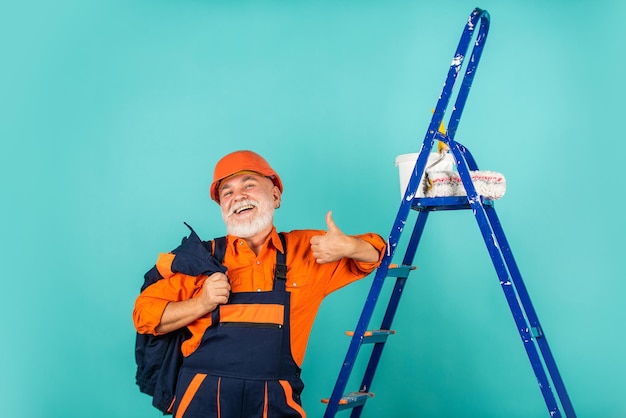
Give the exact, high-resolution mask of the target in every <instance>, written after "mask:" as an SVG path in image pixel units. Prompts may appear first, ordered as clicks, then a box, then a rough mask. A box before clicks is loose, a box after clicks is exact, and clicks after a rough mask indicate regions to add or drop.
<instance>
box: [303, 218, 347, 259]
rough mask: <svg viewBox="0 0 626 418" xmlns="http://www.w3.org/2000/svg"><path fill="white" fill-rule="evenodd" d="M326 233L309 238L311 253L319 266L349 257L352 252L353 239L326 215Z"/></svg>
mask: <svg viewBox="0 0 626 418" xmlns="http://www.w3.org/2000/svg"><path fill="white" fill-rule="evenodd" d="M326 226H327V232H326V234H324V235H316V236H314V237H313V238H311V241H310V243H311V251H313V257H315V260H316V261H317V262H318V263H319V264H325V263H332V262H333V261H337V260H339V259H341V258H343V257H346V256H349V255H350V254H352V253H353V251H354V246H355V241H354V240H355V238H354V237H350V236H348V235H346V234H344V233H343V232H341V230H340V229H339V227H337V225H336V224H335V221H333V214H332V212H331V211H328V213H327V214H326Z"/></svg>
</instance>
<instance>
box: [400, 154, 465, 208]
mask: <svg viewBox="0 0 626 418" xmlns="http://www.w3.org/2000/svg"><path fill="white" fill-rule="evenodd" d="M418 156H419V153H417V152H415V153H411V154H401V155H398V156H397V157H396V160H395V164H396V167H398V172H399V174H400V197H401V198H403V197H404V192H405V191H406V186H407V185H408V184H409V179H410V178H411V174H413V168H415V162H416V161H417V157H418ZM439 158H440V155H439V154H438V153H436V152H431V153H430V154H429V155H428V162H427V163H426V167H427V168H428V167H430V165H431V164H433V163H434V162H435V161H437V160H438V159H439ZM453 170H454V157H453V156H452V154H450V153H446V154H445V157H444V158H443V160H441V161H439V162H438V163H437V164H435V165H434V166H432V167H430V168H428V170H427V171H453ZM423 182H424V176H423V175H422V178H421V179H420V187H418V188H417V194H416V196H415V197H424V188H423Z"/></svg>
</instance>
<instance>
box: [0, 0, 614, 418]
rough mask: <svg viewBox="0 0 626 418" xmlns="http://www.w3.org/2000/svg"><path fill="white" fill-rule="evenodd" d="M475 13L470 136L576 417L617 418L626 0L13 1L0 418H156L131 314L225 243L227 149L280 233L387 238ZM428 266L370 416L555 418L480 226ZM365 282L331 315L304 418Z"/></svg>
mask: <svg viewBox="0 0 626 418" xmlns="http://www.w3.org/2000/svg"><path fill="white" fill-rule="evenodd" d="M476 6H479V7H481V8H484V9H487V10H488V11H489V13H490V14H491V30H490V32H489V37H488V40H487V43H486V47H485V50H484V54H483V57H482V61H481V63H480V66H479V68H478V72H477V74H476V78H475V81H474V85H473V87H472V91H471V94H470V95H469V98H468V102H467V105H466V108H465V112H464V114H463V117H462V119H461V123H460V126H459V130H458V132H457V136H456V139H457V140H458V141H459V142H461V143H463V144H464V145H466V146H467V147H468V148H469V149H470V150H471V151H472V153H473V155H474V156H475V158H476V160H477V162H478V164H479V166H480V168H481V169H485V170H494V171H498V172H501V173H503V174H504V175H505V177H506V179H507V191H506V195H505V196H504V197H503V198H502V199H501V200H499V201H497V202H496V210H497V212H498V215H499V216H500V218H501V221H502V224H503V226H504V230H505V232H506V234H507V237H508V239H509V242H510V244H511V247H512V250H513V253H514V255H515V257H516V259H517V262H518V264H519V267H520V270H521V272H522V275H523V277H524V280H525V282H526V285H527V287H528V290H529V292H530V295H531V297H532V300H533V302H534V304H535V308H536V310H537V312H538V314H539V318H540V320H541V321H542V324H543V326H544V329H545V332H546V335H547V336H548V339H549V341H550V344H551V348H552V350H553V353H554V355H555V358H556V361H557V363H558V365H559V367H560V370H561V373H562V375H563V378H564V380H565V384H566V386H567V389H568V391H569V393H570V396H571V399H572V402H573V404H574V407H575V409H576V410H577V412H578V414H579V416H581V417H592V418H621V417H625V416H626V398H625V397H624V393H625V377H624V376H626V360H625V358H626V356H625V355H624V352H625V348H626V347H625V345H626V337H625V336H624V335H625V334H624V319H626V316H625V314H624V311H625V308H624V304H623V302H622V299H623V297H624V294H625V292H626V280H625V279H626V274H624V268H623V266H622V262H621V260H622V259H623V252H624V235H625V234H626V228H625V221H624V217H623V216H622V215H621V213H622V206H621V202H622V200H623V199H622V197H623V196H622V195H623V193H624V183H623V179H624V176H623V169H622V168H623V163H624V155H625V153H626V146H625V145H624V142H625V141H624V134H623V130H622V125H623V121H624V115H623V111H624V105H623V100H624V94H625V93H626V90H625V88H624V83H623V70H624V68H625V67H626V58H625V57H626V54H625V53H624V42H625V40H626V29H625V26H624V24H623V20H624V16H626V3H624V2H622V1H618V0H613V1H610V0H598V1H591V0H579V1H575V0H574V1H534V0H531V1H527V0H524V1H522V0H519V1H513V0H511V1H495V0H485V1H484V2H482V3H481V4H476V3H474V2H468V1H461V0H442V1H429V2H426V1H419V0H414V1H408V0H406V1H394V0H390V1H384V2H382V1H381V2H378V1H341V2H336V1H291V2H281V1H229V2H226V1H209V0H205V1H200V0H180V1H165V0H151V1H148V0H135V1H128V0H125V1H119V0H117V1H116V0H109V1H98V0H94V1H85V0H60V1H54V2H48V1H41V0H39V1H37V0H35V1H23V2H8V1H7V2H4V4H3V7H2V13H1V15H2V16H1V18H0V19H1V21H2V23H1V24H0V52H1V64H0V140H1V141H2V142H1V144H2V154H1V155H2V164H0V175H1V177H0V178H1V179H2V180H1V183H0V184H1V186H0V187H1V189H0V191H1V196H2V197H1V208H2V212H1V214H2V216H1V217H0V237H1V238H0V239H1V243H2V244H1V248H0V254H1V257H2V266H3V267H2V273H1V275H0V280H1V284H2V286H1V289H2V290H1V293H0V294H1V296H2V303H1V304H0V324H1V331H2V333H1V334H2V342H1V345H0V405H2V406H1V409H2V415H3V416H6V417H12V418H56V417H64V418H74V417H75V418H84V417H90V418H99V417H111V418H113V417H120V418H136V417H158V416H161V414H160V413H159V412H158V411H157V410H156V409H154V408H153V407H152V406H151V404H150V401H151V399H150V398H149V397H148V396H146V395H144V394H141V393H140V392H139V390H138V388H137V386H136V385H135V380H134V374H135V363H134V338H135V331H134V329H133V326H132V321H131V312H132V308H133V303H134V300H135V297H136V296H137V293H138V291H139V288H140V286H141V284H142V281H143V274H144V272H145V271H146V270H148V269H149V268H150V267H151V266H152V265H153V264H154V262H155V261H156V257H157V255H158V253H159V252H162V251H168V250H171V249H172V248H174V247H176V246H177V245H178V244H179V242H180V239H181V238H182V237H183V236H185V235H187V234H188V230H187V228H186V227H185V226H184V225H183V222H184V221H186V222H188V223H189V224H191V225H192V226H193V227H194V228H195V229H196V231H197V232H198V233H199V234H200V236H201V237H202V238H203V239H210V238H213V237H215V236H220V235H223V234H224V233H225V229H224V227H223V224H222V221H221V218H220V213H219V208H218V206H217V205H216V204H215V203H214V202H212V201H211V200H210V198H209V193H208V188H209V184H210V182H211V177H212V170H213V166H214V164H215V162H216V161H217V160H218V159H219V158H220V157H221V156H222V155H224V154H226V153H228V152H231V151H234V150H237V149H253V150H256V151H257V152H259V153H261V154H262V155H264V156H265V157H266V158H267V159H268V160H269V162H270V163H271V164H272V165H273V166H274V168H275V169H276V170H277V171H278V172H279V173H280V175H281V177H282V178H283V181H284V185H285V193H284V200H283V204H282V207H281V208H280V209H279V210H278V211H277V213H276V223H277V226H278V228H279V229H280V230H291V229H302V228H316V229H323V228H325V222H324V216H325V213H326V211H328V210H332V211H333V214H334V219H335V221H336V223H337V225H338V226H339V227H340V228H342V229H343V230H344V231H345V232H346V233H359V232H364V231H374V232H377V233H379V234H381V235H382V236H384V237H387V236H388V235H389V233H390V230H391V227H392V224H393V220H394V219H395V216H396V212H397V209H398V206H399V196H400V193H399V192H400V191H399V185H398V171H397V168H396V167H395V166H394V159H395V157H396V156H397V155H399V154H403V153H410V152H417V151H418V149H419V146H420V144H421V141H422V140H423V137H424V134H425V132H426V129H427V127H428V122H429V120H430V117H431V110H432V109H433V108H434V106H435V103H436V101H437V98H438V96H439V93H440V91H441V88H442V85H443V81H444V78H445V75H446V73H447V71H448V67H449V65H450V62H451V58H452V56H453V53H454V50H455V48H456V45H457V42H458V40H459V36H460V34H461V31H462V29H463V27H464V25H465V23H466V21H467V17H468V16H469V14H470V12H471V11H472V10H473V8H474V7H476ZM415 264H416V265H418V267H419V268H418V270H417V271H416V272H415V273H413V274H412V275H411V277H410V279H409V283H408V284H407V287H406V289H405V293H404V296H403V300H402V301H401V303H400V307H399V311H398V315H397V318H396V321H395V323H394V327H393V328H394V329H396V330H397V334H396V335H395V336H394V337H392V339H391V340H390V342H389V344H387V347H386V349H385V352H384V354H383V357H382V360H381V364H380V368H379V370H378V373H377V375H376V378H375V379H374V384H373V387H372V391H373V392H375V394H376V397H375V398H373V399H372V400H370V401H368V404H367V406H366V408H365V410H364V414H363V416H364V417H430V418H436V417H441V418H444V417H446V418H447V417H477V418H485V417H502V416H507V417H519V418H528V417H547V416H549V415H548V412H547V409H546V407H545V404H544V402H543V398H542V397H541V394H540V391H539V388H538V386H537V383H536V381H535V378H534V375H533V373H532V369H531V367H530V364H529V362H528V359H527V357H526V355H525V352H524V349H523V345H522V343H521V341H520V338H519V334H518V333H517V330H516V328H515V325H514V322H513V320H512V317H511V314H510V312H509V310H508V307H507V304H506V301H505V298H504V297H503V294H502V290H501V289H500V285H499V281H498V278H497V276H496V273H495V270H494V268H493V266H492V264H491V262H490V260H489V257H488V253H487V251H486V248H485V246H484V244H483V242H482V239H481V236H480V231H479V229H478V228H477V226H476V222H475V221H474V218H473V217H472V216H471V212H469V211H462V212H455V213H441V214H436V215H433V216H431V219H429V222H428V224H427V225H426V232H425V235H424V237H423V240H422V243H421V244H420V248H419V250H418V254H417V256H416V259H415ZM371 278H372V277H371V276H370V277H368V278H365V279H364V280H362V281H361V282H359V283H356V284H354V285H352V286H349V287H347V288H344V289H342V290H340V291H338V292H337V293H335V294H333V295H331V296H330V297H328V298H327V299H326V300H325V301H324V303H323V304H322V307H321V310H320V312H319V314H318V317H317V322H316V324H315V326H314V328H313V332H312V335H311V340H310V343H309V347H308V353H307V357H306V359H305V362H304V373H303V378H304V380H305V383H306V388H305V391H304V394H303V402H304V406H305V409H306V410H307V411H308V413H309V416H310V417H319V416H321V415H322V414H323V410H324V406H323V405H322V404H321V403H320V399H321V398H323V397H328V396H329V395H330V393H331V391H332V388H333V385H334V383H335V379H336V377H337V374H338V372H339V369H340V367H341V363H342V361H343V358H344V355H345V352H346V350H347V347H348V344H349V338H348V337H346V336H345V335H344V334H343V333H344V331H345V330H349V329H353V328H354V326H355V324H356V321H357V319H358V315H359V313H360V311H361V308H362V306H363V302H364V300H365V296H366V294H367V291H368V289H369V285H370V283H371ZM377 322H379V319H377V318H376V317H375V318H374V323H373V324H372V326H373V327H376V326H377V325H378V324H377ZM360 358H364V357H363V356H360ZM356 369H357V370H360V369H362V365H360V364H358V365H357V367H356ZM355 375H356V372H355ZM354 380H355V381H354V382H351V383H350V385H349V387H348V388H347V390H357V389H358V381H357V380H358V379H354ZM340 414H345V416H347V415H348V414H347V413H345V412H342V413H340Z"/></svg>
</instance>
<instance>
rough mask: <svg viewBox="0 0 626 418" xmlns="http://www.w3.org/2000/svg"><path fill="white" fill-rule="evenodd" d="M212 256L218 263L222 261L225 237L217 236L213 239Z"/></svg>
mask: <svg viewBox="0 0 626 418" xmlns="http://www.w3.org/2000/svg"><path fill="white" fill-rule="evenodd" d="M212 252H213V257H215V259H216V260H217V261H219V262H220V263H223V262H224V255H225V254H226V237H219V238H215V239H214V240H213V251H212Z"/></svg>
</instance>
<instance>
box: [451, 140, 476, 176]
mask: <svg viewBox="0 0 626 418" xmlns="http://www.w3.org/2000/svg"><path fill="white" fill-rule="evenodd" d="M455 142H456V141H455ZM456 144H457V145H458V146H459V150H460V151H461V154H463V158H464V159H465V162H466V163H467V168H469V169H470V171H476V170H478V164H476V160H475V159H474V156H473V155H472V153H471V152H470V150H469V149H468V148H466V147H465V146H464V145H463V144H461V143H459V142H456ZM457 164H458V162H457Z"/></svg>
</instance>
